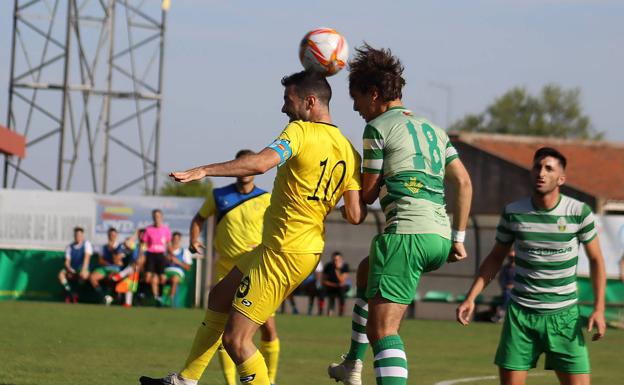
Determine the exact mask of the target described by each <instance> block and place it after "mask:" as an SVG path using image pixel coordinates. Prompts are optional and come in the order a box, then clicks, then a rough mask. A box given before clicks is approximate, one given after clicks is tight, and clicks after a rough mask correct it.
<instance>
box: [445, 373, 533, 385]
mask: <svg viewBox="0 0 624 385" xmlns="http://www.w3.org/2000/svg"><path fill="white" fill-rule="evenodd" d="M541 375H542V374H541V373H529V376H531V377H534V376H541ZM479 380H498V376H482V377H466V378H457V379H455V380H445V381H440V382H436V383H435V384H433V385H455V384H461V383H462V382H473V381H479Z"/></svg>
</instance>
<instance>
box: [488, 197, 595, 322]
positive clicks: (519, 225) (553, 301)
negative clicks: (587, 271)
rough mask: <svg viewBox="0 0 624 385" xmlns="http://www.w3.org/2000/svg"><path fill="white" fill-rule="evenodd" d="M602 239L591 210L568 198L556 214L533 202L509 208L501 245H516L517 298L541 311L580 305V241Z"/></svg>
mask: <svg viewBox="0 0 624 385" xmlns="http://www.w3.org/2000/svg"><path fill="white" fill-rule="evenodd" d="M596 235H597V233H596V228H595V225H594V215H593V214H592V211H591V208H590V207H589V206H588V205H587V204H585V203H583V202H580V201H578V200H576V199H573V198H570V197H568V196H565V195H563V194H561V195H560V196H559V202H558V203H557V205H556V206H555V207H554V208H552V209H550V210H540V209H538V208H536V207H535V206H534V205H533V202H532V201H531V198H525V199H522V200H519V201H516V202H513V203H511V204H509V205H507V206H506V207H505V211H504V212H503V215H502V217H501V219H500V222H499V225H498V228H497V231H496V240H497V241H499V242H501V243H506V244H509V243H512V242H513V243H514V248H515V251H516V274H515V278H514V288H513V290H512V291H511V298H512V299H513V300H514V301H515V302H517V303H518V304H519V305H522V306H525V307H528V308H532V309H535V310H538V311H552V310H556V309H562V308H564V307H566V306H569V305H572V304H574V303H576V301H577V294H576V290H577V289H576V266H577V264H578V250H579V242H583V243H588V242H590V241H591V240H592V239H594V238H595V237H596Z"/></svg>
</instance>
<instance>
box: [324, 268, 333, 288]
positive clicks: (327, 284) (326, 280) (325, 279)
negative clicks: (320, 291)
mask: <svg viewBox="0 0 624 385" xmlns="http://www.w3.org/2000/svg"><path fill="white" fill-rule="evenodd" d="M323 286H326V287H336V284H335V283H334V282H332V281H330V280H329V275H328V274H327V273H325V272H323Z"/></svg>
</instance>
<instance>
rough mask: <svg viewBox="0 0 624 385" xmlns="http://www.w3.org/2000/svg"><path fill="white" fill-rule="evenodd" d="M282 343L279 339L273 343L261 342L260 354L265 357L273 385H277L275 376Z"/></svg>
mask: <svg viewBox="0 0 624 385" xmlns="http://www.w3.org/2000/svg"><path fill="white" fill-rule="evenodd" d="M279 352H280V342H279V338H276V339H274V340H273V341H260V353H262V357H264V361H265V362H266V365H267V368H268V371H269V380H270V381H271V384H275V376H276V375H277V363H278V361H279Z"/></svg>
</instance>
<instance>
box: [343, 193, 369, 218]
mask: <svg viewBox="0 0 624 385" xmlns="http://www.w3.org/2000/svg"><path fill="white" fill-rule="evenodd" d="M342 197H343V198H344V201H345V204H344V206H342V207H341V212H342V216H343V217H344V218H345V219H346V220H347V221H349V223H351V224H353V225H359V224H360V223H362V222H364V219H366V215H367V214H368V209H367V208H366V203H364V200H363V199H362V192H361V191H359V190H348V191H345V192H344V194H343V195H342Z"/></svg>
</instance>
